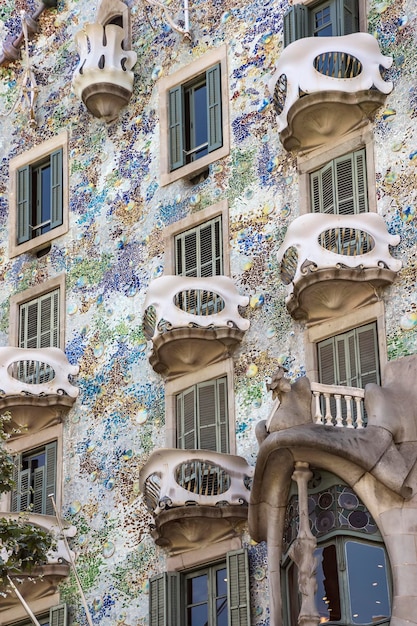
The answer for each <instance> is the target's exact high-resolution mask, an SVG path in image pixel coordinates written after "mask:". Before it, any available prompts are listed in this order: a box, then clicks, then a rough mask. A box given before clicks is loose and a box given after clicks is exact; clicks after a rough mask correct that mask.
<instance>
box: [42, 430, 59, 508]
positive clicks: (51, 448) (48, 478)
mask: <svg viewBox="0 0 417 626" xmlns="http://www.w3.org/2000/svg"><path fill="white" fill-rule="evenodd" d="M56 472H57V442H56V441H53V442H52V443H48V444H47V445H46V446H45V480H44V486H45V487H44V497H43V500H44V508H43V512H44V513H45V515H55V511H54V507H53V504H52V501H51V498H50V497H49V496H50V495H53V496H54V498H56Z"/></svg>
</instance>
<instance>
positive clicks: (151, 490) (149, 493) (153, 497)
mask: <svg viewBox="0 0 417 626" xmlns="http://www.w3.org/2000/svg"><path fill="white" fill-rule="evenodd" d="M143 495H144V500H145V505H146V507H147V509H148V510H149V511H155V509H156V508H157V507H158V505H159V500H160V497H161V477H160V475H159V474H157V473H153V474H151V475H150V476H148V478H147V479H146V481H145V489H144V492H143Z"/></svg>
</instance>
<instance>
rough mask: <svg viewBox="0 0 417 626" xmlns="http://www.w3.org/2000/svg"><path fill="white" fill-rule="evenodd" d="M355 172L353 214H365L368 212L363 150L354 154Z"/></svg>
mask: <svg viewBox="0 0 417 626" xmlns="http://www.w3.org/2000/svg"><path fill="white" fill-rule="evenodd" d="M353 157H354V166H355V167H354V170H355V184H354V189H355V196H356V197H355V213H367V211H368V183H367V178H366V153H365V150H358V151H357V152H354V154H353Z"/></svg>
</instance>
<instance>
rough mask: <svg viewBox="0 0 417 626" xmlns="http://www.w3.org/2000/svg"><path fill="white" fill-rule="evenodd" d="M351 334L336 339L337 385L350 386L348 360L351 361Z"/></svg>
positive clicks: (335, 382)
mask: <svg viewBox="0 0 417 626" xmlns="http://www.w3.org/2000/svg"><path fill="white" fill-rule="evenodd" d="M350 336H351V333H345V334H343V335H338V336H337V337H334V345H335V349H336V368H337V369H336V378H335V381H334V384H335V385H349V384H350V381H349V379H348V368H347V360H348V359H349V345H350V344H349V337H350Z"/></svg>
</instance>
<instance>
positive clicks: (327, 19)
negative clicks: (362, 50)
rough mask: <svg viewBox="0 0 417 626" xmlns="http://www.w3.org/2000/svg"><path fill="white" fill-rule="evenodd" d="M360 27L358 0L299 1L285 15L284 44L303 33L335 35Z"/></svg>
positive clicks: (303, 35)
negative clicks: (316, 2)
mask: <svg viewBox="0 0 417 626" xmlns="http://www.w3.org/2000/svg"><path fill="white" fill-rule="evenodd" d="M358 30H359V2H358V0H329V1H328V2H321V3H319V4H315V5H313V6H304V5H303V4H295V5H294V6H292V7H291V8H290V10H289V11H288V12H287V13H286V14H285V15H284V46H288V45H289V44H290V43H292V42H293V41H296V40H297V39H302V38H303V37H335V36H338V35H350V34H351V33H356V32H358Z"/></svg>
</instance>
